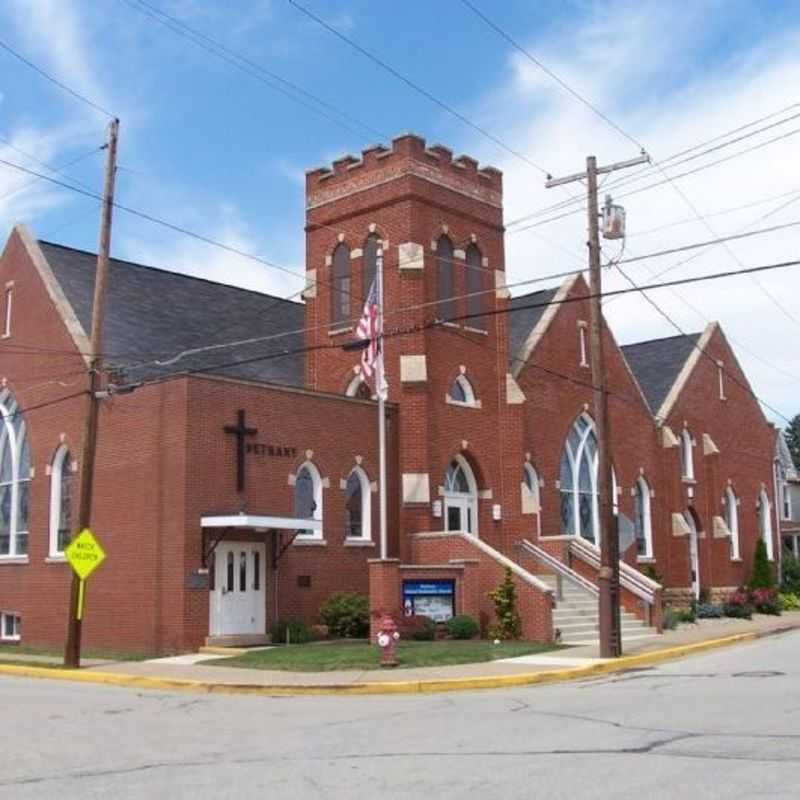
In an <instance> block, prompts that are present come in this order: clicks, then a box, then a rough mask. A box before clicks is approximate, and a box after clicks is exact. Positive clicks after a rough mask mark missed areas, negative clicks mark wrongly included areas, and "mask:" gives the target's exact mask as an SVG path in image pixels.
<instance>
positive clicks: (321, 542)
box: [292, 536, 328, 547]
mask: <svg viewBox="0 0 800 800" xmlns="http://www.w3.org/2000/svg"><path fill="white" fill-rule="evenodd" d="M292 546H293V547H327V546H328V542H327V540H325V539H311V538H310V537H309V538H308V539H301V538H300V537H299V536H298V537H297V538H296V539H295V540H294V542H293V543H292Z"/></svg>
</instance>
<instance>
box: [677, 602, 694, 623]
mask: <svg viewBox="0 0 800 800" xmlns="http://www.w3.org/2000/svg"><path fill="white" fill-rule="evenodd" d="M694 609H695V605H694V602H692V605H691V607H690V608H679V609H676V610H675V616H676V617H677V618H678V622H696V621H697V614H696V613H695V610H694Z"/></svg>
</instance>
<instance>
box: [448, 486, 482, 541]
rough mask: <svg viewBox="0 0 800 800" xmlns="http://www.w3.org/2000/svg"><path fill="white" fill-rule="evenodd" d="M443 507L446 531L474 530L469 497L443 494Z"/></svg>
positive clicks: (468, 531)
mask: <svg viewBox="0 0 800 800" xmlns="http://www.w3.org/2000/svg"><path fill="white" fill-rule="evenodd" d="M444 507H445V523H446V525H447V530H448V531H466V532H467V533H474V532H475V529H474V521H473V503H472V498H471V497H458V496H457V495H456V496H449V497H448V496H445V499H444Z"/></svg>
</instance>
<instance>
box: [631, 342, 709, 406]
mask: <svg viewBox="0 0 800 800" xmlns="http://www.w3.org/2000/svg"><path fill="white" fill-rule="evenodd" d="M700 336H701V334H699V333H690V334H687V335H686V336H669V337H667V338H666V339H651V340H650V341H647V342H637V343H636V344H627V345H625V346H623V347H622V348H621V349H622V353H623V355H624V356H625V359H626V360H627V362H628V364H629V365H630V368H631V371H632V372H633V374H634V376H635V377H636V380H637V381H638V382H639V386H641V387H642V392H644V396H645V397H646V398H647V402H648V404H649V405H650V410H651V411H652V412H653V414H656V413H658V410H659V408H661V405H662V403H663V402H664V400H665V399H666V397H667V395H668V394H669V390H670V389H671V388H672V385H673V384H674V383H675V380H676V378H677V377H678V373H679V372H680V371H681V368H682V367H683V365H684V364H685V363H686V359H687V358H689V355H690V354H691V352H692V350H694V349H695V345H696V344H697V341H698V340H699V339H700Z"/></svg>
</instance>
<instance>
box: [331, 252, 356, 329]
mask: <svg viewBox="0 0 800 800" xmlns="http://www.w3.org/2000/svg"><path fill="white" fill-rule="evenodd" d="M330 292H331V325H344V324H345V323H347V322H349V321H350V292H351V276H350V250H349V249H348V247H347V245H346V244H344V243H343V242H340V243H339V244H338V245H337V246H336V249H335V250H334V251H333V262H332V265H331V285H330Z"/></svg>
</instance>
